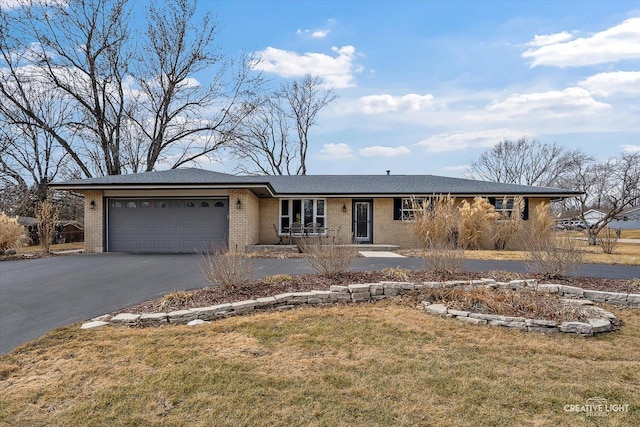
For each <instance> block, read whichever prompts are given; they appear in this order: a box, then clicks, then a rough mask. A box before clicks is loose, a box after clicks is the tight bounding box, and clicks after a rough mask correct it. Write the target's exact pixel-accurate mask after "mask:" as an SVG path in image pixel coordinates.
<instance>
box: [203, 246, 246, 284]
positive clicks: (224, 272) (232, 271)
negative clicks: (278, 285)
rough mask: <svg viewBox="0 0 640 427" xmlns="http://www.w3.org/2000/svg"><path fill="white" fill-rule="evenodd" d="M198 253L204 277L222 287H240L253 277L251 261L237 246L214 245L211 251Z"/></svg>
mask: <svg viewBox="0 0 640 427" xmlns="http://www.w3.org/2000/svg"><path fill="white" fill-rule="evenodd" d="M199 255H200V270H201V271H202V275H203V276H204V278H205V279H206V280H207V281H208V282H210V283H212V284H214V285H218V286H221V287H222V288H223V289H234V288H240V287H242V285H243V284H245V283H247V282H248V281H249V280H251V279H252V278H253V261H252V260H251V258H250V257H249V256H248V255H247V254H246V253H245V252H240V251H238V249H237V248H236V249H231V250H230V249H227V248H226V247H225V246H214V247H213V248H212V251H210V252H205V253H199Z"/></svg>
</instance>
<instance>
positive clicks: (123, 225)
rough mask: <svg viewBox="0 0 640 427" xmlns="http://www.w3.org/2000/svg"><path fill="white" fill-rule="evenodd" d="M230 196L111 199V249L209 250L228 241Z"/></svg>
mask: <svg viewBox="0 0 640 427" xmlns="http://www.w3.org/2000/svg"><path fill="white" fill-rule="evenodd" d="M228 214H229V201H228V199H108V200H107V251H109V252H171V253H176V252H188V253H192V252H194V251H209V250H211V248H212V247H213V246H214V245H220V244H227V242H228V234H229V220H228Z"/></svg>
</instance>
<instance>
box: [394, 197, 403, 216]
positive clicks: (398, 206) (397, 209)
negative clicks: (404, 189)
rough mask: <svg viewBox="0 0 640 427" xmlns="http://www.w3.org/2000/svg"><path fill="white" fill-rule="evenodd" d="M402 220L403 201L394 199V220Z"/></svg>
mask: <svg viewBox="0 0 640 427" xmlns="http://www.w3.org/2000/svg"><path fill="white" fill-rule="evenodd" d="M401 219H402V199H393V220H394V221H399V220H401Z"/></svg>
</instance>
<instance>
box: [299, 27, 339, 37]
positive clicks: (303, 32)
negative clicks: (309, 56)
mask: <svg viewBox="0 0 640 427" xmlns="http://www.w3.org/2000/svg"><path fill="white" fill-rule="evenodd" d="M330 32H331V30H329V29H320V30H301V29H299V30H297V31H296V34H300V35H310V36H311V38H314V39H323V38H325V37H327V36H328V35H329V33H330Z"/></svg>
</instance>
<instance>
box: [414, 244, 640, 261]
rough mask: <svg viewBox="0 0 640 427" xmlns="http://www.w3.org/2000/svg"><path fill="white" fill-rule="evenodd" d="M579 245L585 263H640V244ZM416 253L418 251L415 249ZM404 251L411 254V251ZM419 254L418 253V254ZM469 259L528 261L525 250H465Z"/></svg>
mask: <svg viewBox="0 0 640 427" xmlns="http://www.w3.org/2000/svg"><path fill="white" fill-rule="evenodd" d="M577 247H578V248H580V250H582V251H583V252H584V257H583V262H584V263H585V264H614V265H640V245H638V244H632V243H629V244H627V243H618V246H617V247H616V250H615V251H614V253H613V254H605V253H602V249H601V248H600V247H599V246H589V245H588V244H587V242H586V241H583V240H579V241H578V242H577ZM415 252H416V253H417V252H418V251H415ZM404 253H407V254H410V253H411V251H406V252H404ZM416 256H418V255H416ZM464 256H465V258H467V259H485V260H495V261H526V259H527V253H526V252H525V251H486V250H477V251H465V254H464Z"/></svg>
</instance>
